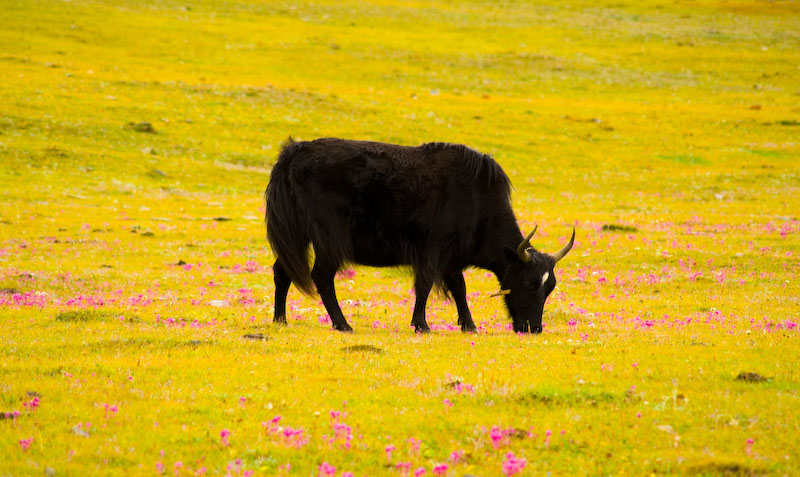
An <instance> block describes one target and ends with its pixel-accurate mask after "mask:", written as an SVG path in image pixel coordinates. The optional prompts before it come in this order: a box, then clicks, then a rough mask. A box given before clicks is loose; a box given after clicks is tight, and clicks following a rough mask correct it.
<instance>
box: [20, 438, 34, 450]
mask: <svg viewBox="0 0 800 477" xmlns="http://www.w3.org/2000/svg"><path fill="white" fill-rule="evenodd" d="M31 445H33V437H29V438H27V439H20V440H19V446H20V447H22V452H25V451H27V450H28V449H30V447H31Z"/></svg>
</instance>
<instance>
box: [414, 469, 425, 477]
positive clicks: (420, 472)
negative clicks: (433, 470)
mask: <svg viewBox="0 0 800 477" xmlns="http://www.w3.org/2000/svg"><path fill="white" fill-rule="evenodd" d="M422 475H425V467H420V468H418V469H417V470H415V471H414V477H420V476H422Z"/></svg>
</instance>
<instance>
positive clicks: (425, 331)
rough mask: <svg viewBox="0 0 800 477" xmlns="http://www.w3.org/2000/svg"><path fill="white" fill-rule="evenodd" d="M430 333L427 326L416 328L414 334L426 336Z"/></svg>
mask: <svg viewBox="0 0 800 477" xmlns="http://www.w3.org/2000/svg"><path fill="white" fill-rule="evenodd" d="M430 332H431V329H430V328H429V327H428V326H427V325H426V326H415V327H414V333H419V334H423V335H426V334H428V333H430Z"/></svg>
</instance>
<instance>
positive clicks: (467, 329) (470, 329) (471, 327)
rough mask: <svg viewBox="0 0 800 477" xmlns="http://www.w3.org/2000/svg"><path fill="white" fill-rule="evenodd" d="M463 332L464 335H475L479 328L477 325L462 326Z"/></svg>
mask: <svg viewBox="0 0 800 477" xmlns="http://www.w3.org/2000/svg"><path fill="white" fill-rule="evenodd" d="M461 331H462V332H464V333H475V332H476V331H478V328H476V327H475V323H471V324H467V325H461Z"/></svg>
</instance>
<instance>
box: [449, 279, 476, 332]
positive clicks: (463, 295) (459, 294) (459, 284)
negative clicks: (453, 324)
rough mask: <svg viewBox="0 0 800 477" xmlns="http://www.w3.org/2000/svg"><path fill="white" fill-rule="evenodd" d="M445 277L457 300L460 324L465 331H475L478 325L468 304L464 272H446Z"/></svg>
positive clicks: (451, 292) (454, 298)
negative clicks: (473, 319)
mask: <svg viewBox="0 0 800 477" xmlns="http://www.w3.org/2000/svg"><path fill="white" fill-rule="evenodd" d="M443 278H444V284H445V286H446V287H447V289H448V290H450V294H451V295H452V296H453V300H454V301H455V302H456V309H457V310H458V324H459V325H461V331H463V332H465V333H470V332H473V331H475V330H476V329H477V327H476V326H475V322H474V321H472V313H470V311H469V306H468V305H467V285H466V284H465V283H464V275H463V273H461V271H456V272H451V273H447V274H445V275H444V277H443Z"/></svg>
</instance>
